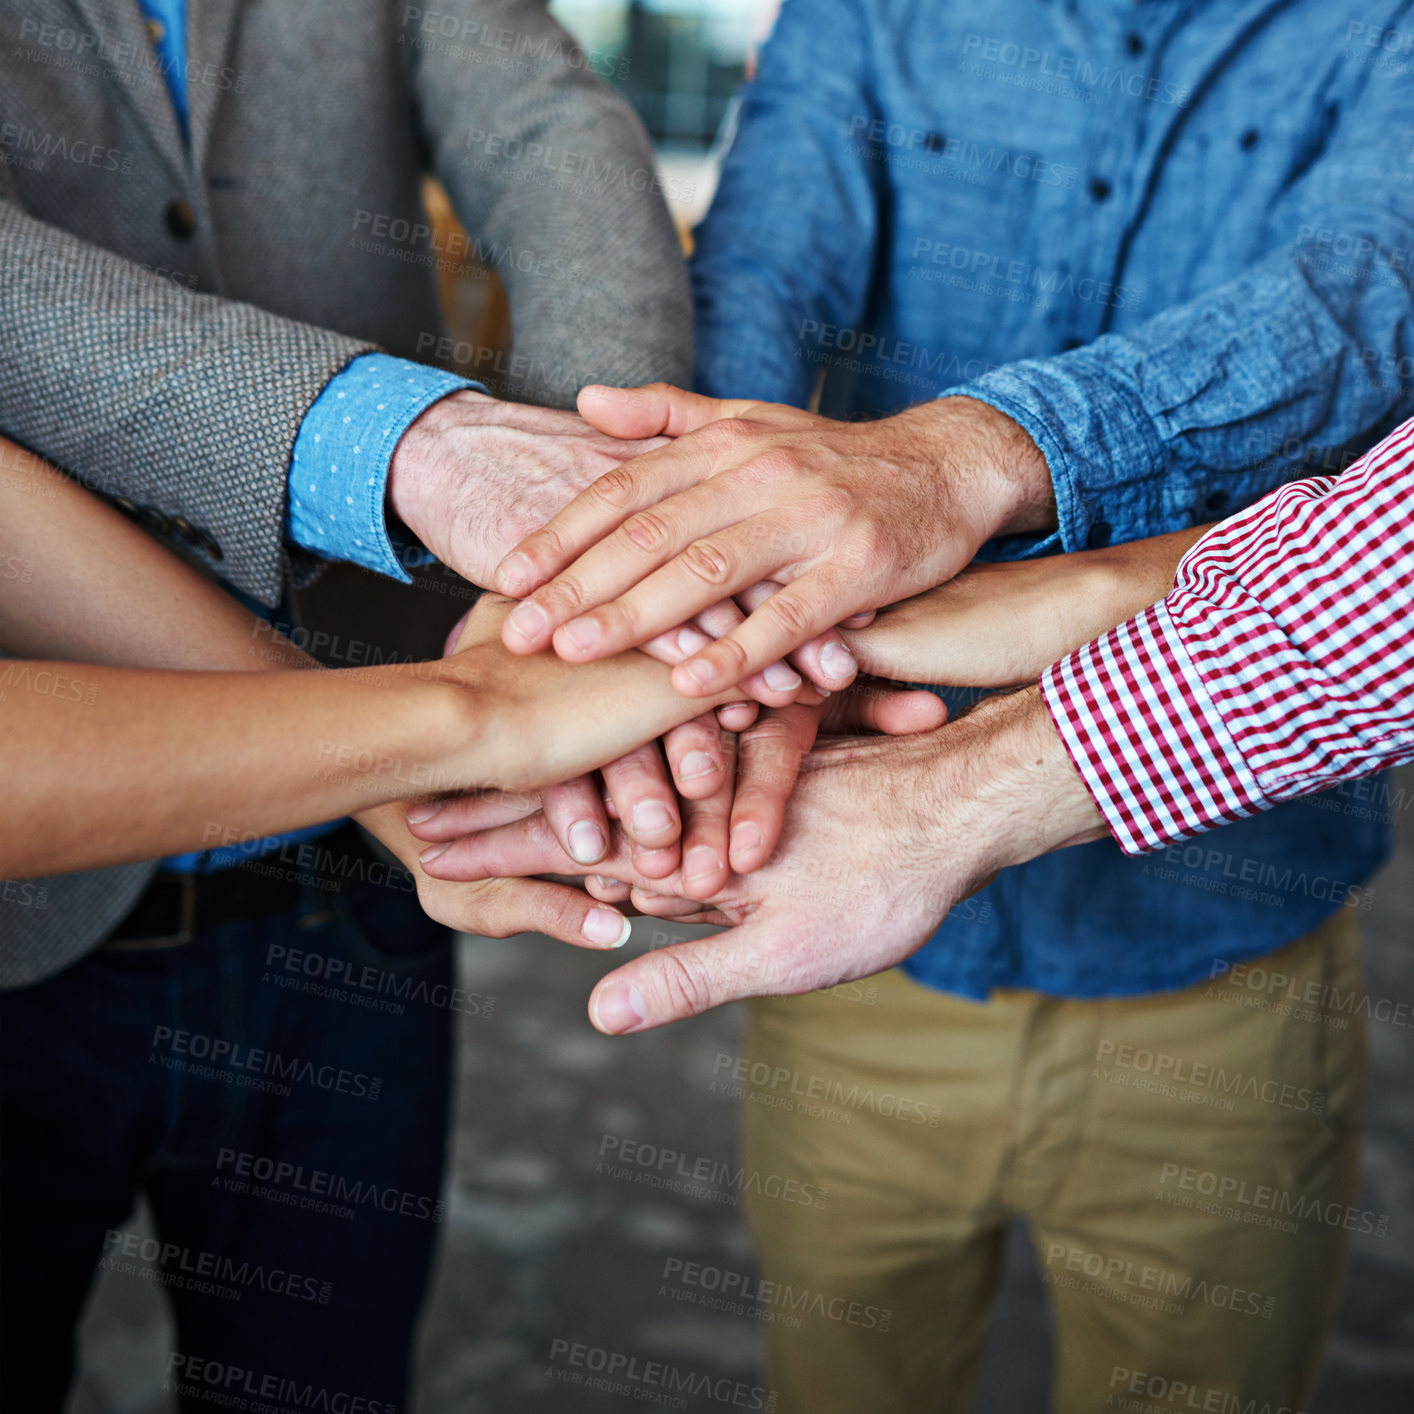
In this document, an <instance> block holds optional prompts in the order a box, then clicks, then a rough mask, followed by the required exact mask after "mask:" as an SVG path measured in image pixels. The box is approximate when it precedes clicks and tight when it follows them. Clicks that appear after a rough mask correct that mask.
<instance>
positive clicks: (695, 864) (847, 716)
mask: <svg viewBox="0 0 1414 1414" xmlns="http://www.w3.org/2000/svg"><path fill="white" fill-rule="evenodd" d="M946 715H947V709H946V708H945V707H944V706H943V704H942V703H941V702H940V701H939V700H938V699H937V698H936V697H934V696H933V695H932V694H931V693H927V692H905V691H898V690H895V689H889V688H883V687H876V686H874V685H869V684H861V685H859V686H857V687H855V688H853V689H851V690H850V691H849V692H846V693H841V694H838V695H836V696H835V697H832V698H831V699H830V700H829V701H828V702H827V703H824V704H821V705H815V706H807V705H804V704H800V703H795V704H792V705H791V706H789V707H783V708H777V709H771V710H768V711H766V712H764V713H763V714H762V716H761V718H760V719H759V720H758V721H757V722H756V723H754V724H753V725H752V726H751V727H749V728H748V729H747V730H746V731H744V732H742V733H741V734H740V736H739V737H737V738H736V740H735V743H733V742H732V741H731V739H730V738H723V739H720V740H719V742H718V743H717V744H718V746H719V749H720V751H721V753H722V758H723V761H724V774H723V775H722V776H721V777H720V778H717V779H715V780H711V781H709V782H708V783H707V784H705V785H704V787H703V788H702V789H701V790H698V791H695V792H694V794H693V795H692V796H688V797H685V798H684V799H683V802H682V810H683V815H684V824H683V827H682V841H681V851H680V860H681V864H680V865H679V862H678V858H670V859H669V861H668V862H667V864H666V865H665V864H664V861H663V855H664V854H665V853H667V851H665V850H663V849H661V848H657V847H654V846H653V845H652V844H650V845H648V846H645V845H644V844H643V843H642V842H641V841H640V840H639V839H638V838H637V837H636V836H635V835H634V833H633V832H631V831H630V830H627V829H623V828H622V826H621V829H620V834H621V835H622V836H624V837H625V838H623V839H622V841H621V848H622V849H623V850H624V851H625V852H626V853H627V857H628V859H629V861H630V863H631V864H632V865H633V869H634V875H635V877H636V878H638V879H640V880H645V879H654V880H665V879H667V878H668V877H669V876H674V877H675V878H676V880H677V885H678V887H679V888H680V889H681V890H682V891H683V893H684V895H685V896H686V897H689V898H692V899H705V898H709V897H711V896H712V895H713V894H715V893H716V892H717V891H718V890H719V889H721V888H723V887H724V886H725V885H726V882H727V875H728V869H729V868H730V869H731V870H733V871H735V872H737V873H749V872H750V871H751V870H753V869H757V868H759V867H760V866H761V865H762V864H764V863H765V862H766V860H767V859H768V858H769V857H770V854H771V852H772V850H774V849H775V847H776V843H777V840H778V839H779V837H780V832H781V826H782V823H783V820H784V817H785V811H786V802H787V800H788V798H789V796H790V793H791V790H792V789H793V788H794V786H795V782H796V777H797V773H798V771H799V768H800V762H801V759H802V758H803V757H804V756H805V754H806V753H807V752H808V751H809V750H810V749H811V747H812V746H813V745H814V742H815V739H816V736H817V734H818V733H819V732H820V731H822V730H823V731H826V732H861V731H873V732H881V733H888V734H894V735H906V734H911V733H917V732H923V731H929V730H931V729H933V728H935V727H937V726H939V725H941V724H942V722H943V721H944V720H945V718H946ZM704 724H710V727H706V728H705V729H708V730H715V723H712V719H711V716H710V714H709V715H708V716H707V717H706V718H699V719H698V720H697V721H696V722H693V723H689V724H688V727H685V728H681V729H679V730H680V731H681V732H686V731H689V730H690V729H693V728H699V727H703V726H704ZM671 735H672V734H669V737H667V738H665V744H666V745H667V750H668V754H669V757H670V758H671V757H672V756H673V755H674V752H675V743H673V742H672V741H671V740H670V738H671ZM676 749H678V750H680V749H681V747H680V746H676ZM608 774H609V772H608V770H607V769H606V771H605V777H606V780H607V778H608ZM674 774H675V776H680V775H682V774H683V773H682V771H681V768H680V767H678V766H675V768H674ZM574 784H575V785H576V786H577V787H578V786H579V784H580V783H578V782H576V783H574ZM564 789H565V788H564V787H555V788H553V789H551V790H548V791H543V792H540V793H538V794H537V793H534V792H528V793H522V794H517V795H509V794H506V793H504V792H480V793H477V794H474V795H460V796H454V797H450V798H447V799H443V800H441V801H432V802H419V803H418V804H417V805H415V806H414V807H413V808H412V809H411V810H410V811H409V813H408V824H409V826H410V827H411V829H412V832H413V833H414V834H415V835H417V836H418V837H419V838H420V839H423V840H425V841H427V842H428V843H430V844H433V845H434V847H435V852H433V851H428V852H427V853H425V854H424V855H423V859H424V860H425V861H426V862H427V863H429V864H431V863H432V862H433V860H435V858H436V857H437V856H438V855H439V854H441V853H443V852H445V851H446V849H447V848H448V847H449V846H451V845H452V844H453V843H454V842H455V841H457V840H459V839H461V838H462V837H463V836H465V835H469V834H475V833H478V832H481V831H485V830H491V829H495V828H498V827H501V826H504V825H507V824H511V823H514V822H518V821H524V820H525V819H526V818H527V817H530V816H539V817H540V818H541V819H542V821H543V824H544V827H545V828H546V829H547V830H548V831H549V833H550V834H551V835H552V836H553V837H554V838H555V839H556V840H557V841H558V842H559V845H560V847H561V849H562V850H563V851H564V853H565V854H566V855H568V856H569V859H570V860H574V861H575V862H576V863H579V864H583V865H591V864H593V865H602V863H603V861H604V860H605V859H606V858H607V856H608V853H609V828H608V817H609V816H612V817H615V818H618V817H621V816H622V815H623V814H624V810H623V806H622V805H621V804H619V803H618V802H613V805H616V806H617V808H613V805H611V808H610V809H609V810H608V812H607V816H606V814H605V813H604V811H603V805H602V802H600V801H599V800H597V799H596V798H595V794H594V789H593V786H592V784H589V785H586V786H585V787H584V788H583V794H582V795H580V796H578V797H577V798H574V799H573V800H572V802H570V803H572V804H573V805H574V806H575V807H577V808H578V810H579V811H580V817H579V819H578V820H574V819H572V818H571V817H569V816H568V814H567V809H566V806H567V802H566V799H565V796H564ZM661 789H663V790H666V784H665V783H663V784H662V785H661ZM596 807H597V809H596ZM586 819H588V820H589V821H590V822H591V824H592V827H593V828H594V829H595V830H596V831H598V832H601V834H600V835H598V836H596V840H595V843H596V844H597V845H598V846H599V848H598V850H597V852H596V853H595V854H594V855H593V857H592V858H587V859H581V858H579V857H578V855H577V853H576V850H575V848H574V843H575V841H574V832H575V830H577V829H580V828H582V827H583V825H584V822H585V820H586ZM571 867H572V865H571V864H570V863H569V862H568V860H566V859H559V860H558V861H555V864H554V868H553V869H552V868H550V866H547V870H546V871H545V872H559V871H561V870H563V869H568V868H571ZM591 877H593V876H591ZM663 887H665V888H666V887H668V885H666V884H664V886H663ZM591 888H594V889H596V891H597V892H598V893H599V895H600V896H601V897H605V898H613V899H616V900H620V899H623V898H626V897H627V896H628V887H627V886H626V885H624V884H622V883H621V882H620V881H617V880H615V879H614V876H613V873H612V871H611V870H609V869H607V868H605V869H604V874H603V875H602V876H600V878H599V879H597V880H595V881H594V882H593V883H592V884H591ZM645 911H653V910H652V909H646V910H645Z"/></svg>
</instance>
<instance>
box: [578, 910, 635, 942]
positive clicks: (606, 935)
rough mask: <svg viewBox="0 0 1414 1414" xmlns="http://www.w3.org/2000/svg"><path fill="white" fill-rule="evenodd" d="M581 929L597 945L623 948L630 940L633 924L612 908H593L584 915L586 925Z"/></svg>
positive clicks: (589, 940) (586, 937)
mask: <svg viewBox="0 0 1414 1414" xmlns="http://www.w3.org/2000/svg"><path fill="white" fill-rule="evenodd" d="M580 931H581V932H582V933H583V934H584V936H585V939H586V940H587V941H588V942H591V943H593V944H595V945H596V946H597V947H601V948H621V947H623V945H624V944H625V943H626V942H628V935H629V934H630V933H631V932H632V931H633V924H631V923H630V922H629V921H628V919H627V918H625V917H624V916H623V914H622V913H615V912H614V910H613V909H612V908H591V909H590V910H589V912H588V913H587V914H585V916H584V926H583V927H582V928H581V929H580Z"/></svg>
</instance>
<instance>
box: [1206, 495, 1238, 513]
mask: <svg viewBox="0 0 1414 1414" xmlns="http://www.w3.org/2000/svg"><path fill="white" fill-rule="evenodd" d="M1231 504H1232V497H1231V496H1230V495H1229V494H1228V493H1227V492H1226V491H1214V492H1213V494H1212V495H1211V496H1209V497H1208V499H1207V500H1206V501H1204V502H1203V509H1204V510H1208V511H1212V512H1213V513H1214V514H1215V515H1218V514H1221V513H1222V512H1223V511H1225V510H1227V508H1228V507H1229V506H1230V505H1231Z"/></svg>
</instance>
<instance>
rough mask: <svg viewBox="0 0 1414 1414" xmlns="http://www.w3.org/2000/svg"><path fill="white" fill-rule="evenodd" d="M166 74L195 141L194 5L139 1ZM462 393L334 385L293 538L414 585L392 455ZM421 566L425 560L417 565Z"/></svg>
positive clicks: (368, 362)
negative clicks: (393, 511)
mask: <svg viewBox="0 0 1414 1414" xmlns="http://www.w3.org/2000/svg"><path fill="white" fill-rule="evenodd" d="M138 4H139V7H140V9H141V10H142V13H143V15H144V17H145V18H146V19H147V20H148V21H149V22H150V24H151V28H150V29H149V34H150V36H151V39H152V44H153V47H154V49H155V50H156V51H157V55H158V58H159V59H160V61H161V72H162V76H163V79H164V80H165V82H166V84H167V91H168V93H169V95H170V96H171V99H172V106H173V107H174V108H175V109H176V113H177V118H178V120H179V122H180V123H181V126H182V131H183V133H184V134H185V133H186V131H187V116H188V108H187V81H186V27H187V0H138ZM459 388H480V385H479V384H477V383H472V382H470V381H469V380H468V379H465V378H458V377H456V376H454V375H453V374H450V373H444V372H442V371H441V370H440V369H436V368H429V367H427V365H425V364H421V363H412V362H410V361H408V360H407V359H400V358H392V357H391V356H389V355H388V354H365V355H363V356H362V357H361V358H356V359H354V360H353V361H352V362H351V363H350V364H349V366H348V367H347V368H345V369H344V370H343V371H342V372H341V373H339V374H337V375H336V376H335V377H334V378H332V379H331V380H330V381H329V383H328V384H327V385H326V386H325V388H324V390H323V392H321V393H320V395H319V397H318V398H317V399H316V400H315V402H314V404H313V406H311V408H310V409H309V411H308V412H307V413H306V414H305V418H304V421H303V422H302V423H301V424H300V430H299V434H298V435H297V437H296V438H295V446H294V454H293V456H292V457H291V458H290V482H289V497H288V503H287V522H286V523H287V527H288V535H289V538H290V539H291V540H293V541H294V543H295V544H297V545H300V546H302V547H303V548H304V549H306V550H310V551H312V552H313V553H315V554H316V555H320V556H322V557H323V558H325V559H334V560H350V561H352V562H353V563H355V564H360V565H363V566H365V567H366V568H368V569H371V570H377V571H379V572H380V573H382V574H386V575H388V576H389V577H390V578H392V579H396V580H400V581H402V582H403V583H408V582H410V580H411V576H410V575H409V574H408V572H407V570H406V569H405V568H404V560H405V559H407V558H408V557H407V556H406V555H404V556H403V557H402V558H400V557H399V555H398V552H397V550H396V549H395V548H394V546H393V543H392V540H391V539H390V537H389V535H388V524H387V517H386V514H385V511H384V499H385V496H386V494H387V485H388V468H389V466H390V465H391V463H392V460H393V450H394V448H395V447H396V446H397V445H398V442H399V440H400V439H401V437H402V435H403V433H404V432H406V431H407V429H408V428H409V427H410V426H411V425H412V423H413V422H414V421H415V420H416V419H417V417H418V416H419V415H420V414H421V413H423V412H424V411H426V409H427V408H428V407H429V406H430V405H431V404H432V403H435V402H437V401H438V400H439V399H440V398H444V397H446V396H447V394H448V393H453V392H456V391H457V389H459ZM413 558H414V559H415V558H416V557H413ZM338 823H339V822H338V821H330V822H328V823H327V824H325V825H316V826H312V827H310V828H309V829H306V830H299V831H295V832H294V833H292V834H289V835H280V836H278V837H273V838H271V839H268V840H261V841H257V842H254V843H252V844H250V845H241V846H233V847H230V848H224V849H217V850H206V851H203V852H201V853H196V854H182V855H174V856H172V857H171V858H169V859H166V860H164V861H163V863H164V865H165V866H166V867H167V868H169V869H180V870H183V871H196V870H199V871H201V872H209V871H211V870H213V869H222V868H227V867H229V866H230V865H232V864H235V863H238V862H240V861H241V860H246V859H250V858H252V857H258V856H259V855H262V854H266V853H269V852H271V851H273V850H275V849H278V848H279V847H280V845H281V844H282V843H284V842H286V841H295V840H303V839H309V838H311V837H313V836H316V835H319V834H321V833H324V832H327V831H328V830H331V829H333V828H335V826H336V825H337V824H338Z"/></svg>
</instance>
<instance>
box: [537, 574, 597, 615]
mask: <svg viewBox="0 0 1414 1414" xmlns="http://www.w3.org/2000/svg"><path fill="white" fill-rule="evenodd" d="M534 597H535V599H536V601H537V602H538V603H539V604H540V605H541V607H542V608H544V609H545V611H546V612H547V613H549V614H550V615H551V616H552V617H553V618H556V619H565V618H571V617H573V616H574V615H576V614H578V613H579V612H580V610H581V609H583V608H584V606H585V602H586V600H587V598H588V596H587V595H586V593H585V590H584V586H583V585H582V584H581V583H580V582H579V581H578V580H577V579H575V578H574V576H572V575H561V576H560V577H559V578H558V579H556V580H552V581H551V582H550V583H549V584H547V585H546V586H545V588H544V589H542V590H540V592H539V593H538V594H536V595H535V596H534Z"/></svg>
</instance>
